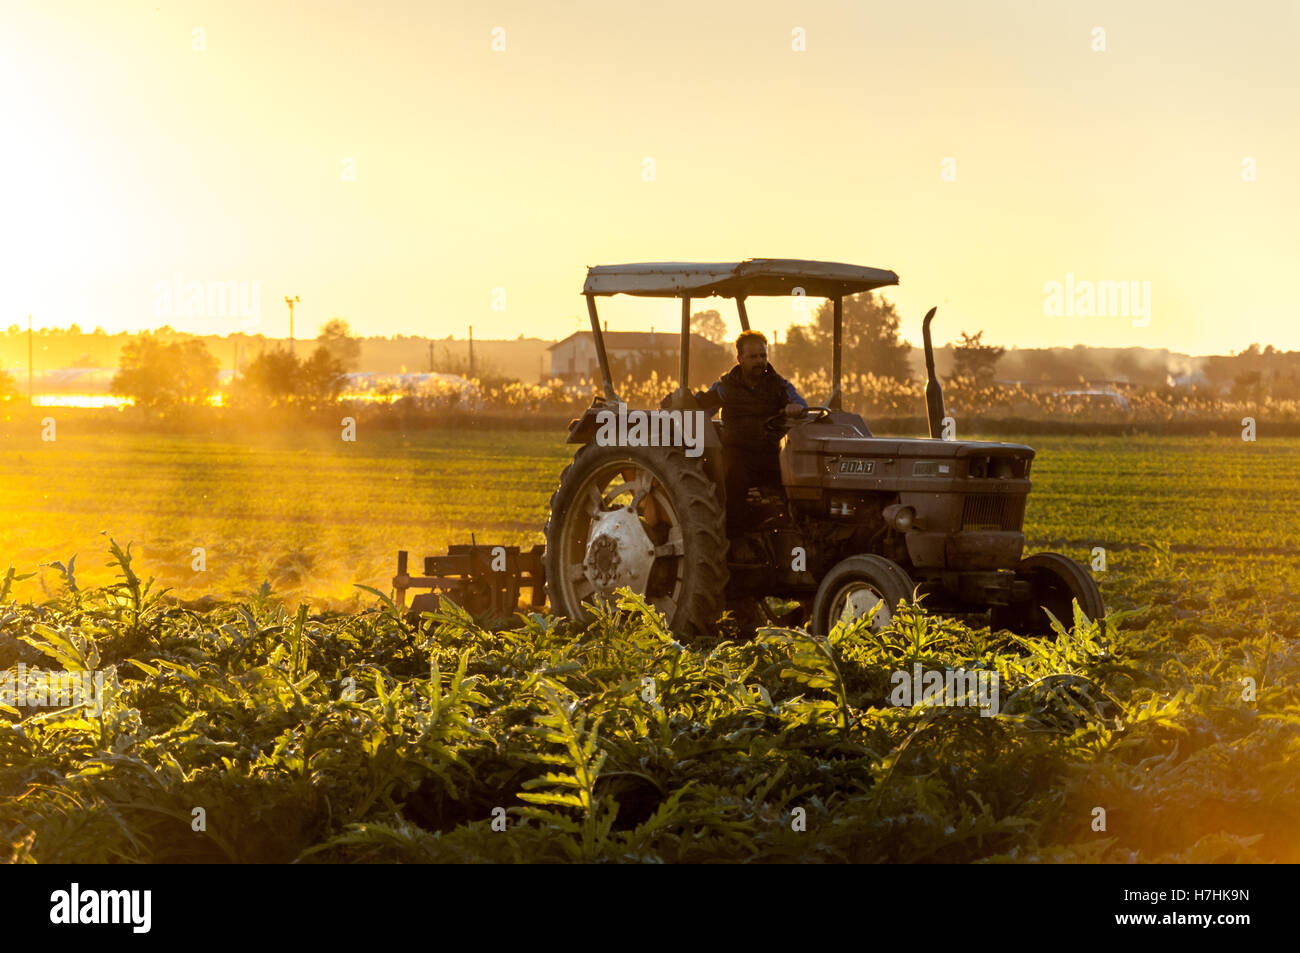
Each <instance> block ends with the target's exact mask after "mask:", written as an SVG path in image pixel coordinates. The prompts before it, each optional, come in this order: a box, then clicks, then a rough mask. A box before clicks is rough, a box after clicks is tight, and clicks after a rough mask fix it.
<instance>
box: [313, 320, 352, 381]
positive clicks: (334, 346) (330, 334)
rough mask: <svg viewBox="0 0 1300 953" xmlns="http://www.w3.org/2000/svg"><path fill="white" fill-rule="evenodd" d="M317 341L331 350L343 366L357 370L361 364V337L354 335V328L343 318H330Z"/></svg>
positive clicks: (344, 368) (346, 369) (348, 369)
mask: <svg viewBox="0 0 1300 953" xmlns="http://www.w3.org/2000/svg"><path fill="white" fill-rule="evenodd" d="M316 343H317V344H319V345H320V346H321V347H323V348H325V349H326V350H327V351H329V353H330V354H332V355H333V356H334V358H335V359H336V360H337V361H338V362H339V363H340V364H341V365H342V366H343V370H344V371H345V372H346V371H355V370H356V369H357V368H359V367H360V366H361V339H360V338H356V337H353V335H352V329H351V328H350V327H348V323H347V322H346V321H344V320H343V319H342V318H330V319H329V320H328V321H326V322H325V326H324V327H322V328H321V329H320V334H318V335H316Z"/></svg>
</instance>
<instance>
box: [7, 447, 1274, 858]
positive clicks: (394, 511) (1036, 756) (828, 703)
mask: <svg viewBox="0 0 1300 953" xmlns="http://www.w3.org/2000/svg"><path fill="white" fill-rule="evenodd" d="M1002 439H1006V440H1012V439H1014V438H1005V437H1004V438H1002ZM1024 442H1027V443H1030V444H1031V445H1033V446H1035V447H1036V448H1037V450H1038V457H1037V459H1036V461H1035V464H1034V485H1035V488H1034V491H1033V494H1032V495H1031V497H1030V505H1029V510H1028V515H1027V520H1026V535H1027V537H1028V550H1029V551H1035V550H1041V549H1055V550H1058V551H1062V552H1065V553H1067V554H1069V555H1071V556H1074V557H1075V558H1077V559H1080V560H1081V561H1084V562H1088V561H1090V560H1091V559H1092V554H1093V550H1094V548H1096V547H1101V548H1103V549H1104V550H1105V551H1106V553H1105V555H1106V571H1105V572H1099V573H1097V578H1098V580H1099V582H1100V584H1101V587H1102V592H1103V595H1104V597H1105V600H1106V603H1107V605H1108V607H1109V608H1110V609H1111V610H1113V611H1115V610H1118V611H1120V612H1121V613H1126V614H1124V615H1122V616H1121V618H1120V620H1119V622H1120V628H1119V629H1118V631H1117V632H1115V631H1112V632H1111V633H1110V638H1109V639H1106V638H1105V637H1104V633H1103V632H1102V631H1101V630H1100V628H1099V627H1097V626H1095V625H1094V626H1087V625H1080V626H1078V627H1077V628H1076V629H1074V630H1073V631H1071V632H1062V633H1061V634H1060V637H1059V638H1058V639H1057V640H1056V641H1055V642H1051V641H1049V642H1047V643H1045V644H1043V645H1039V646H1026V645H1024V644H1021V643H1018V642H1016V641H1015V640H1013V639H1011V638H1010V637H1009V636H1006V635H1002V636H995V635H993V634H991V633H989V632H988V631H987V629H980V628H979V627H975V628H968V627H967V626H966V625H962V624H960V623H957V622H953V621H949V620H940V619H937V618H932V617H929V616H926V615H925V614H923V613H919V612H918V613H906V612H905V613H900V615H899V618H898V620H897V621H896V624H895V625H894V627H893V629H892V630H891V631H889V632H887V633H886V634H885V635H884V636H882V637H872V636H870V634H869V633H867V632H865V631H864V630H860V629H859V630H854V631H850V632H848V633H843V634H841V635H839V636H838V637H836V638H834V639H832V640H831V642H830V643H819V642H815V641H812V640H809V639H807V638H805V637H802V636H800V635H799V634H798V633H794V632H788V631H782V630H771V631H769V632H767V633H766V635H765V636H764V637H762V638H760V639H758V640H756V641H753V642H747V643H742V644H721V645H713V644H708V645H704V646H691V647H688V648H686V649H682V648H681V647H680V646H677V645H676V644H675V643H674V642H673V641H672V639H671V638H670V637H669V636H668V635H667V634H666V633H664V632H663V630H662V627H661V625H660V624H659V622H658V620H657V619H656V618H655V617H654V615H653V613H651V612H647V611H645V610H644V609H643V608H641V607H638V606H637V605H635V604H634V603H629V604H627V605H625V606H624V610H625V612H624V614H623V616H622V617H620V618H617V619H615V618H614V617H613V616H612V615H611V616H609V617H606V618H604V619H602V620H598V621H597V622H596V623H595V624H593V625H592V626H590V627H589V628H588V629H586V630H585V631H584V630H580V629H577V628H575V627H573V626H570V625H568V624H564V623H557V622H556V621H555V620H551V619H549V618H546V617H543V616H534V617H529V618H528V619H526V620H522V621H521V623H520V625H519V627H518V628H517V629H516V630H514V631H507V632H502V633H495V634H494V633H486V632H483V631H481V630H479V629H478V628H476V627H475V626H474V625H473V623H472V621H471V620H468V619H467V618H463V617H459V616H457V615H455V614H454V613H450V614H447V615H445V616H444V617H442V618H441V619H440V625H439V627H438V629H437V631H436V632H435V633H433V634H432V635H421V634H417V633H413V632H411V631H410V630H409V629H408V628H407V627H406V626H405V625H404V624H403V623H402V621H401V620H400V618H398V617H397V616H396V615H395V614H394V613H393V612H392V611H391V610H389V609H387V608H386V607H385V606H384V605H383V604H382V601H380V600H377V599H376V597H374V596H373V595H371V594H369V593H365V592H362V591H361V590H358V589H356V588H354V585H353V584H354V583H361V584H365V585H368V586H372V587H374V588H377V589H380V590H382V591H388V589H389V583H390V580H391V576H392V573H393V569H394V563H395V553H396V551H397V550H398V549H407V550H410V551H411V552H412V555H413V557H415V558H418V557H419V556H422V555H425V554H431V553H435V552H439V551H441V550H442V549H443V548H444V547H445V546H446V545H447V544H448V543H451V542H462V541H466V542H467V541H468V540H469V536H470V534H471V533H473V534H475V536H476V538H477V539H478V541H480V542H502V543H507V544H510V543H518V544H523V545H531V544H532V543H536V542H541V541H542V538H541V534H540V527H541V525H542V523H543V521H544V519H545V516H546V502H547V499H548V497H549V494H550V491H551V489H552V486H553V483H554V480H555V478H556V476H557V475H558V473H559V470H560V469H561V468H562V466H563V465H564V462H565V460H566V459H567V458H568V457H569V456H570V451H571V448H568V447H566V446H565V445H564V444H562V443H561V442H560V441H559V439H557V437H556V435H554V434H549V433H522V432H519V433H516V432H496V433H487V434H472V433H471V434H463V433H461V434H455V433H448V432H438V433H428V432H426V433H418V434H416V433H411V434H407V435H404V436H403V435H400V434H389V435H381V436H380V437H377V438H375V439H368V438H367V437H366V435H364V434H363V435H361V438H360V439H359V440H358V441H357V442H356V443H345V442H343V441H341V440H339V439H338V437H337V436H330V437H326V436H322V435H312V434H299V435H296V436H294V437H291V438H272V437H265V436H259V437H256V438H250V439H249V440H247V441H244V442H232V441H225V442H219V441H215V440H208V439H200V438H194V437H180V436H177V437H164V436H154V435H138V434H114V435H95V434H92V433H89V432H77V428H72V427H70V428H67V429H66V430H60V432H59V434H58V439H57V441H55V442H52V443H45V442H42V441H41V440H40V439H39V435H36V434H31V435H23V436H19V435H14V434H10V435H9V436H8V437H7V438H6V439H5V441H4V443H3V448H4V449H3V450H0V487H2V489H0V499H2V500H3V504H4V508H5V510H4V511H5V517H6V518H5V520H4V523H3V525H2V526H0V571H3V567H4V565H8V564H12V565H13V566H14V567H15V569H16V570H17V572H18V573H19V574H23V573H28V572H33V571H37V569H38V564H39V563H49V562H54V561H58V562H61V563H64V564H65V566H66V563H67V560H68V558H69V557H70V556H72V555H73V554H74V553H75V554H78V559H77V562H76V566H75V572H74V574H73V576H74V580H75V582H74V585H75V587H76V589H75V591H74V590H73V589H72V588H71V587H69V585H68V579H67V577H66V575H65V573H64V572H63V571H62V570H61V569H60V568H57V567H55V568H50V567H46V568H44V569H40V570H39V572H38V575H37V576H35V577H33V578H31V579H28V580H26V581H20V582H18V583H16V585H15V586H14V588H13V590H12V591H11V592H10V594H9V596H8V599H7V604H6V605H4V606H0V667H9V668H12V667H13V666H14V665H16V664H17V663H18V662H20V661H21V662H25V663H26V664H27V665H28V666H33V665H40V664H42V663H44V664H46V665H50V664H51V659H56V660H58V662H59V665H60V666H61V667H63V668H67V669H71V670H76V669H78V668H85V669H98V670H101V671H103V670H110V669H111V670H112V671H113V672H114V673H116V676H117V678H118V679H120V686H121V689H120V691H119V692H118V693H117V694H116V695H115V696H113V697H112V698H110V699H109V702H108V703H107V704H106V705H105V708H104V712H103V713H102V715H101V716H99V717H81V716H80V715H79V714H78V713H77V712H75V711H57V710H52V711H48V712H43V713H35V714H33V712H38V710H37V709H28V710H27V712H26V713H25V714H24V715H23V719H22V720H21V721H19V720H18V718H19V715H20V712H19V711H18V710H17V709H14V708H12V707H10V708H9V709H8V711H9V712H10V714H9V715H7V716H6V720H5V722H4V724H3V727H2V728H0V752H3V753H2V754H0V798H3V800H0V826H3V829H4V832H5V833H7V834H8V835H9V838H10V841H9V842H10V843H12V844H13V845H14V846H13V851H14V857H15V859H37V860H41V861H58V860H74V861H75V860H97V859H129V860H195V859H216V860H222V859H225V860H292V859H295V858H299V857H301V858H303V859H315V860H329V859H403V860H424V859H460V860H476V859H514V858H522V859H588V860H598V859H604V860H670V861H672V860H679V861H696V860H717V859H732V860H750V859H756V860H790V859H808V860H894V861H925V860H961V861H966V860H989V859H995V860H1017V861H1018V860H1029V859H1039V860H1052V859H1103V860H1110V861H1120V862H1123V861H1133V860H1138V861H1152V860H1203V861H1215V860H1250V859H1263V860H1276V861H1290V862H1295V861H1297V860H1300V837H1298V836H1297V834H1296V831H1297V830H1300V790H1297V787H1298V785H1300V731H1297V725H1300V708H1298V707H1297V706H1298V705H1300V679H1298V677H1297V676H1298V674H1300V665H1298V664H1297V661H1298V660H1297V656H1296V648H1295V645H1296V642H1295V640H1296V635H1297V629H1298V628H1300V607H1298V603H1297V600H1296V592H1297V583H1300V569H1298V567H1300V559H1298V558H1297V557H1300V501H1297V499H1296V497H1295V494H1294V487H1295V473H1296V472H1297V464H1300V441H1295V440H1267V439H1261V440H1260V441H1259V442H1257V443H1247V442H1243V441H1241V440H1240V439H1239V438H1238V437H1237V436H1236V435H1235V434H1234V435H1231V436H1225V437H1221V438H1137V437H1134V438H1081V437H1041V436H1038V437H1034V438H1033V439H1032V440H1031V439H1027V438H1026V439H1025V440H1024ZM101 532H107V533H108V534H110V535H111V536H112V537H113V538H114V539H116V540H117V541H118V542H119V543H121V544H122V546H123V547H125V545H126V543H127V542H128V541H133V542H134V544H135V545H134V547H133V549H132V554H131V562H130V563H129V564H127V563H126V558H125V554H122V555H121V556H120V557H119V558H118V559H117V560H113V559H110V558H109V556H110V554H109V541H108V538H107V537H105V536H103V535H100V534H101ZM195 548H201V549H202V550H203V556H202V558H203V560H204V561H205V563H206V569H205V571H203V572H197V571H195V570H194V568H193V566H194V561H195V559H196V554H195V553H194V550H195ZM105 563H110V564H111V565H108V566H106V565H105ZM136 574H139V576H142V577H145V578H147V577H149V576H156V577H157V580H158V585H166V586H172V587H174V588H175V592H174V593H173V595H174V596H178V597H181V598H183V599H186V600H193V599H196V598H197V597H199V596H202V595H212V596H215V597H217V598H218V599H222V600H225V599H235V600H237V601H238V602H239V603H240V604H239V605H238V606H220V607H218V608H216V609H215V610H211V611H205V612H202V613H200V612H193V611H188V610H186V609H184V608H182V607H179V606H177V605H175V604H174V602H172V601H169V600H166V599H163V600H157V599H155V598H154V596H153V595H151V594H148V593H146V592H145V591H144V590H143V588H142V587H143V580H136ZM124 580H125V581H124ZM132 580H136V581H135V582H133V581H132ZM113 583H116V584H117V585H116V587H115V588H109V589H95V588H94V587H97V586H105V585H109V584H113ZM264 584H267V585H264ZM259 589H260V592H259V591H258V590H259ZM15 596H16V597H17V598H16V601H15V598H14V597H15ZM4 601H6V600H5V599H4V598H3V597H0V602H4ZM29 601H30V602H32V603H35V604H34V605H26V604H25V603H28V602H29ZM41 603H46V604H45V605H44V606H43V607H42V606H41ZM299 603H303V604H304V608H302V609H297V608H296V607H297V606H298V604H299ZM915 662H921V663H922V664H924V665H925V666H926V668H927V669H928V668H934V667H940V668H942V667H949V668H951V667H965V668H975V669H981V670H988V671H996V672H998V673H999V675H1000V677H1001V679H1002V684H1003V688H1002V692H1003V697H1004V700H1005V701H1004V712H1003V714H1002V715H1001V716H999V717H995V718H983V717H980V716H979V714H978V713H977V712H974V711H971V710H969V709H962V708H937V709H936V708H926V707H916V708H907V707H903V708H898V707H890V706H889V705H887V704H886V703H885V697H886V696H887V695H888V686H889V679H888V673H889V672H890V671H891V670H897V669H907V668H909V667H910V666H911V665H912V664H914V663H915ZM1053 676H1074V677H1075V678H1076V679H1077V681H1075V682H1074V683H1073V684H1075V685H1076V686H1077V685H1085V686H1087V690H1088V692H1089V694H1088V696H1087V702H1086V704H1084V705H1083V707H1080V704H1079V700H1078V698H1077V697H1075V698H1074V701H1073V702H1072V701H1071V700H1070V699H1069V698H1066V697H1065V696H1064V695H1063V694H1062V693H1061V692H1059V691H1058V692H1057V694H1056V695H1055V696H1054V697H1047V696H1046V695H1045V694H1044V692H1046V690H1047V688H1048V687H1050V686H1051V685H1053V684H1057V683H1055V682H1053V681H1052V679H1051V677H1053ZM1044 678H1048V681H1047V682H1044V681H1043V679H1044ZM1062 684H1064V683H1062ZM647 685H650V686H652V687H653V691H650V692H649V693H648V694H647V692H646V689H645V686H647ZM110 694H111V693H110ZM1076 694H1077V693H1076ZM1011 698H1018V699H1019V706H1018V707H1017V705H1016V704H1011V703H1010V699H1011ZM196 807H202V808H203V809H204V817H205V818H206V821H205V825H206V826H205V828H204V829H203V830H198V829H197V827H196V826H195V825H197V824H198V821H193V822H192V820H191V818H192V815H193V811H194V809H195V808H196ZM498 808H500V809H503V810H502V811H501V813H500V814H498V813H497V809H498ZM1099 808H1100V809H1103V810H1104V812H1105V813H1104V821H1103V822H1101V823H1104V827H1103V828H1100V829H1099V827H1098V824H1099V821H1098V814H1097V809H1099ZM800 812H802V813H800ZM800 817H801V818H802V819H801V820H792V818H796V819H797V818H800ZM494 824H500V825H507V824H508V827H507V830H508V831H509V833H510V835H511V836H509V837H501V836H500V835H499V833H498V831H497V828H495V827H494Z"/></svg>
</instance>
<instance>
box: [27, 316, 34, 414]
mask: <svg viewBox="0 0 1300 953" xmlns="http://www.w3.org/2000/svg"><path fill="white" fill-rule="evenodd" d="M27 406H28V407H31V406H33V402H32V316H31V315H30V314H29V315H27Z"/></svg>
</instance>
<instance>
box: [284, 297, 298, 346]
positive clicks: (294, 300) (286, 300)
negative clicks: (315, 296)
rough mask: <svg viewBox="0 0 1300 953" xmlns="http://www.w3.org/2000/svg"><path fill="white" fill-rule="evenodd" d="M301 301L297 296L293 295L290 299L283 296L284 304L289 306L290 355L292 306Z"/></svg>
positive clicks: (290, 344)
mask: <svg viewBox="0 0 1300 953" xmlns="http://www.w3.org/2000/svg"><path fill="white" fill-rule="evenodd" d="M301 300H302V299H301V298H299V297H298V296H297V295H294V296H293V297H292V298H290V297H289V296H288V295H285V296H284V303H285V304H287V305H288V306H289V353H290V354H292V353H293V306H294V305H295V304H297V303H298V302H299V301H301Z"/></svg>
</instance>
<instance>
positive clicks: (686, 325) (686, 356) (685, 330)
mask: <svg viewBox="0 0 1300 953" xmlns="http://www.w3.org/2000/svg"><path fill="white" fill-rule="evenodd" d="M681 358H682V359H681V365H680V370H679V371H678V374H677V389H678V391H679V392H680V393H681V395H682V396H683V397H685V396H686V393H687V390H686V388H687V380H688V375H689V373H690V369H691V299H690V298H682V354H681Z"/></svg>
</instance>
